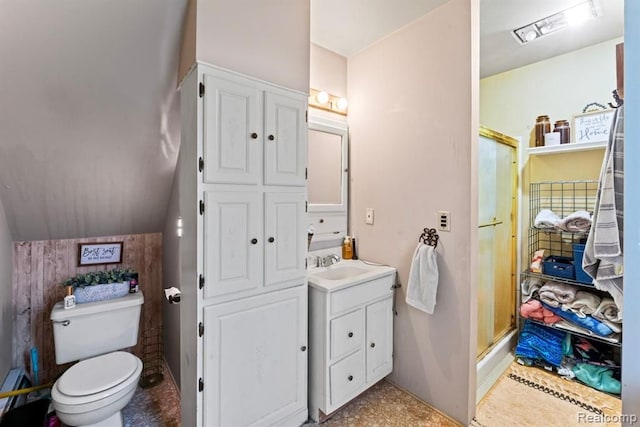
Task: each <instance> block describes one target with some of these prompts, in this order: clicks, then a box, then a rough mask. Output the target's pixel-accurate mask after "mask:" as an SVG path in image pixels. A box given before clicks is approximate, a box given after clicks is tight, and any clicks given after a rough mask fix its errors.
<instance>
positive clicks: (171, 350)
mask: <svg viewBox="0 0 640 427" xmlns="http://www.w3.org/2000/svg"><path fill="white" fill-rule="evenodd" d="M179 179H180V161H178V163H177V165H176V172H175V174H174V176H173V185H172V187H171V195H170V196H169V205H168V206H167V220H166V222H165V225H164V232H163V233H162V248H163V252H162V254H163V259H162V268H163V273H164V274H163V280H164V287H165V288H170V287H172V286H175V287H176V288H178V289H181V287H182V286H181V283H180V239H179V238H178V234H177V231H176V230H177V219H178V216H179V215H180V209H179V205H178V201H179V184H180V183H179ZM180 307H181V305H180V304H169V302H168V301H167V299H166V298H165V299H164V300H163V302H162V320H163V323H164V329H163V331H162V334H163V340H162V344H163V346H164V358H165V360H166V361H167V365H168V366H169V370H170V371H171V374H172V375H173V378H174V379H175V382H176V384H177V385H178V387H180Z"/></svg>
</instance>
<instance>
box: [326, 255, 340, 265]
mask: <svg viewBox="0 0 640 427" xmlns="http://www.w3.org/2000/svg"><path fill="white" fill-rule="evenodd" d="M336 262H340V257H339V256H338V255H336V254H330V255H327V256H326V257H325V258H324V265H326V266H327V267H328V266H330V265H333V264H335V263H336Z"/></svg>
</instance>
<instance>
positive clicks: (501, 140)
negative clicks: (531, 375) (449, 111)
mask: <svg viewBox="0 0 640 427" xmlns="http://www.w3.org/2000/svg"><path fill="white" fill-rule="evenodd" d="M479 136H482V137H485V138H488V139H491V140H493V141H495V142H496V143H498V144H503V145H507V146H509V147H511V148H513V149H514V155H513V158H512V162H511V182H512V186H513V188H512V190H511V247H512V256H511V287H512V292H511V301H509V304H510V306H511V308H512V310H513V311H512V322H511V327H510V328H509V329H507V330H506V331H503V332H502V333H501V334H500V335H499V336H498V335H494V340H493V343H492V344H491V345H489V346H488V347H487V348H486V349H484V350H483V351H482V352H481V353H480V354H478V355H477V360H481V359H482V358H483V357H484V356H486V355H487V353H489V352H490V351H491V350H492V349H493V348H494V347H495V346H496V345H497V344H499V343H500V341H501V340H502V339H503V338H504V337H506V336H508V335H509V334H510V333H511V332H513V331H514V330H517V328H518V321H517V315H518V313H517V304H516V300H517V294H518V292H517V278H518V260H519V253H520V247H519V245H520V243H519V242H520V239H519V238H518V227H519V223H520V212H519V210H518V208H519V206H520V204H519V197H520V191H519V188H520V182H519V177H520V174H519V170H520V164H521V163H522V161H521V159H520V157H521V155H520V146H519V145H520V144H519V142H518V140H517V139H515V138H513V137H510V136H508V135H505V134H502V133H500V132H497V131H495V130H493V129H490V128H488V127H485V126H480V130H479ZM478 225H480V224H478ZM494 333H495V331H494Z"/></svg>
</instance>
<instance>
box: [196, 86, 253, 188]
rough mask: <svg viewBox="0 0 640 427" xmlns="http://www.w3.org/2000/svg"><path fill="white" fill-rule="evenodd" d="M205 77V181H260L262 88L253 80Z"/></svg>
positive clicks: (237, 182) (235, 182)
mask: <svg viewBox="0 0 640 427" xmlns="http://www.w3.org/2000/svg"><path fill="white" fill-rule="evenodd" d="M204 79H205V87H206V93H205V98H204V160H205V164H204V182H207V183H233V184H257V183H258V180H259V178H260V166H261V163H260V158H261V157H262V151H261V141H262V134H261V129H260V126H261V121H262V120H261V119H262V117H261V114H262V112H261V110H260V105H261V104H262V102H261V101H262V99H261V97H262V92H261V91H259V90H258V89H257V88H256V87H255V86H253V85H250V84H247V85H244V84H241V83H239V82H233V81H230V80H225V79H221V78H218V77H214V76H208V75H205V76H204Z"/></svg>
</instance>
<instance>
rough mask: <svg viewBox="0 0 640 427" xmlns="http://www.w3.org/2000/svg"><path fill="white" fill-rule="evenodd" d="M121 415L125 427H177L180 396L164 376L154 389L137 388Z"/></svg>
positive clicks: (169, 380) (167, 377)
mask: <svg viewBox="0 0 640 427" xmlns="http://www.w3.org/2000/svg"><path fill="white" fill-rule="evenodd" d="M165 372H166V368H165ZM122 415H123V417H124V425H125V427H179V426H180V395H179V394H178V388H177V387H176V385H175V384H174V382H173V379H172V378H171V377H169V376H168V375H166V374H165V376H164V380H163V381H162V382H160V383H159V384H157V385H155V386H154V387H150V388H146V389H143V388H141V387H140V386H138V389H137V390H136V393H135V394H134V396H133V398H132V399H131V402H129V404H128V405H127V406H125V407H124V409H123V410H122Z"/></svg>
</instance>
